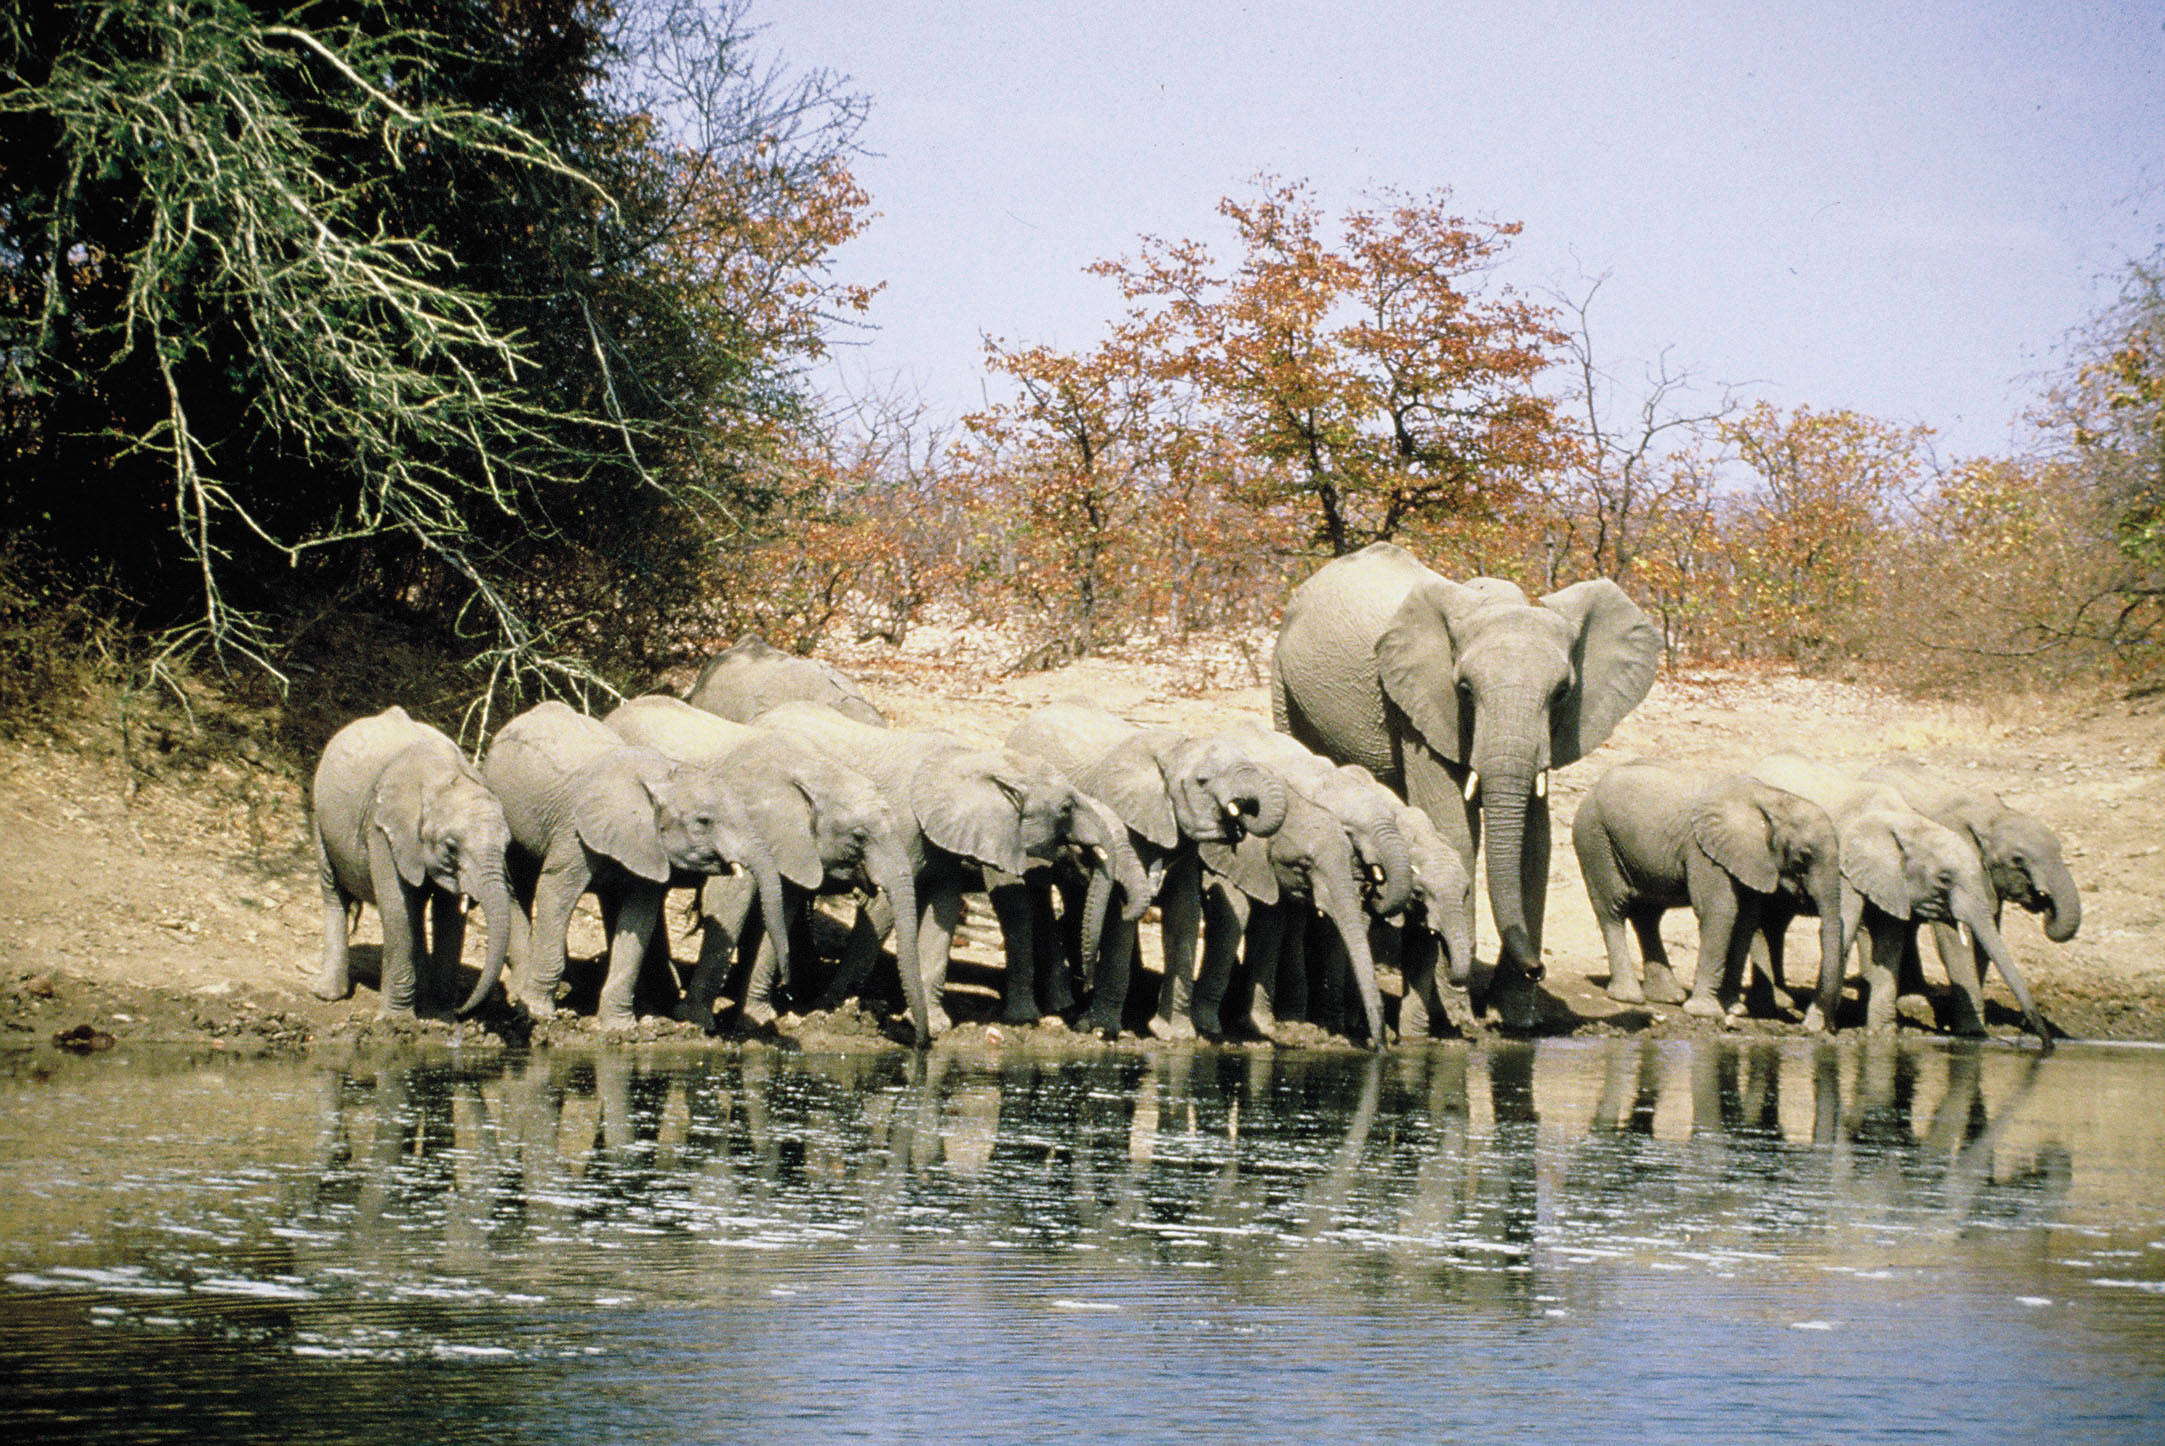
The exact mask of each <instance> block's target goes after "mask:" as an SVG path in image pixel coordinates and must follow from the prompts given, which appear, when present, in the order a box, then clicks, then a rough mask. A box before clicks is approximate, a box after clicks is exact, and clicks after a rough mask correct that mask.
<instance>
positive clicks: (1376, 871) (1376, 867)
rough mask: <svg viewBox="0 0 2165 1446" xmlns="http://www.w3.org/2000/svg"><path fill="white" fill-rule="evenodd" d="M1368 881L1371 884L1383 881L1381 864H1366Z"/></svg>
mask: <svg viewBox="0 0 2165 1446" xmlns="http://www.w3.org/2000/svg"><path fill="white" fill-rule="evenodd" d="M1368 881H1369V882H1370V883H1372V884H1380V883H1382V882H1383V865H1381V864H1370V865H1369V866H1368Z"/></svg>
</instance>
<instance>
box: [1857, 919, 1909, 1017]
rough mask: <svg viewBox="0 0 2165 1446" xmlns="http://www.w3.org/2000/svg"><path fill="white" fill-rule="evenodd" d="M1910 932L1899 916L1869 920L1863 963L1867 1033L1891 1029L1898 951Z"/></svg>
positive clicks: (1899, 968) (1898, 970)
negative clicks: (1866, 951) (1869, 925)
mask: <svg viewBox="0 0 2165 1446" xmlns="http://www.w3.org/2000/svg"><path fill="white" fill-rule="evenodd" d="M1914 932H1915V931H1914V930H1912V929H1911V927H1910V926H1909V925H1908V924H1907V923H1906V922H1904V921H1903V920H1900V919H1893V918H1887V917H1881V918H1877V919H1874V920H1873V921H1872V924H1871V927H1870V929H1869V931H1868V937H1867V939H1866V944H1867V947H1868V949H1869V952H1868V953H1867V954H1866V955H1865V965H1864V987H1865V1010H1864V1027H1865V1030H1866V1032H1867V1033H1870V1034H1886V1033H1889V1032H1891V1031H1892V1030H1893V1029H1894V1001H1895V987H1896V981H1897V980H1898V979H1899V978H1900V977H1901V972H1902V951H1903V949H1904V948H1905V947H1907V946H1908V944H1909V943H1910V941H1911V936H1912V935H1913V933H1914Z"/></svg>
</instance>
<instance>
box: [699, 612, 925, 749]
mask: <svg viewBox="0 0 2165 1446" xmlns="http://www.w3.org/2000/svg"><path fill="white" fill-rule="evenodd" d="M690 702H691V705H692V706H693V707H694V708H703V709H705V710H706V711H707V712H709V713H712V714H715V715H716V716H718V717H722V718H727V719H729V720H730V721H731V722H734V723H752V722H756V721H757V720H758V718H759V715H760V714H762V713H764V712H766V711H767V710H768V709H770V708H779V707H780V706H781V705H782V704H784V703H819V704H822V705H824V706H826V707H829V708H832V709H834V710H835V711H836V712H837V713H840V714H841V715H842V716H843V717H845V718H854V719H855V720H856V721H858V722H859V723H869V724H872V725H874V726H882V725H884V724H885V723H886V721H887V720H886V719H885V718H883V717H881V716H880V710H879V709H877V708H875V707H873V706H872V705H871V703H870V702H868V701H866V699H865V696H864V692H863V690H862V689H860V688H859V687H858V686H857V685H856V684H855V683H854V682H852V681H850V679H849V678H848V677H847V676H846V675H845V674H843V673H842V672H841V670H839V669H837V668H834V667H832V666H830V665H829V664H826V663H823V662H821V661H819V660H818V659H817V658H800V657H798V656H797V655H796V654H794V653H785V652H783V651H782V650H781V649H780V648H777V647H774V646H772V645H771V644H769V643H768V642H767V641H766V639H764V638H760V637H755V636H752V635H750V634H747V635H746V636H744V637H742V638H739V639H738V640H737V641H736V642H735V643H733V644H732V645H731V646H730V647H729V648H727V649H726V650H724V651H722V652H719V653H716V654H715V655H714V656H713V657H711V658H709V659H708V660H707V664H706V666H705V667H703V668H701V669H700V670H699V677H698V680H697V681H696V682H694V683H693V684H692V691H691V694H690Z"/></svg>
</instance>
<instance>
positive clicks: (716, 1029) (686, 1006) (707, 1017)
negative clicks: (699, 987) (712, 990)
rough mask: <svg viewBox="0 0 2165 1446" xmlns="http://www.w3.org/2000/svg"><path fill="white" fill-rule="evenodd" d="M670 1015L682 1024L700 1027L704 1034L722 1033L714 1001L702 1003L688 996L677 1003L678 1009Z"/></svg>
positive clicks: (709, 1000)
mask: <svg viewBox="0 0 2165 1446" xmlns="http://www.w3.org/2000/svg"><path fill="white" fill-rule="evenodd" d="M670 1013H671V1014H672V1015H673V1016H674V1017H675V1018H676V1020H677V1022H678V1023H680V1024H696V1025H698V1026H699V1028H700V1031H701V1032H702V1033H704V1034H720V1033H721V1032H722V1022H721V1019H720V1018H719V1017H718V1016H717V1015H716V1014H715V1012H714V1001H713V1000H711V999H708V1000H705V1001H701V1000H697V999H693V998H692V997H691V996H689V995H686V996H685V997H684V998H682V999H680V1000H678V1001H677V1007H676V1008H675V1009H673V1010H671V1011H670Z"/></svg>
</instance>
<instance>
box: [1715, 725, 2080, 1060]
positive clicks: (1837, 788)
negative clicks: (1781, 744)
mask: <svg viewBox="0 0 2165 1446" xmlns="http://www.w3.org/2000/svg"><path fill="white" fill-rule="evenodd" d="M1752 776H1753V777H1754V778H1757V779H1759V780H1761V781H1762V782H1765V783H1771V784H1773V785H1774V786H1775V787H1776V788H1785V789H1788V790H1789V791H1790V792H1791V793H1797V794H1802V795H1803V796H1804V797H1806V798H1808V799H1810V800H1811V801H1812V802H1814V803H1816V804H1818V805H1819V806H1820V807H1821V808H1824V809H1825V810H1826V811H1827V813H1828V814H1829V815H1830V816H1831V817H1832V818H1833V819H1834V828H1835V833H1836V835H1837V836H1838V837H1839V838H1840V840H1841V852H1842V879H1843V882H1844V884H1845V888H1844V891H1843V898H1842V920H1843V934H1844V937H1845V938H1853V937H1856V935H1857V932H1858V930H1859V929H1860V928H1861V929H1862V930H1863V931H1864V937H1865V938H1866V939H1867V940H1868V941H1869V952H1868V953H1867V955H1866V959H1865V969H1864V977H1865V987H1866V1001H1865V1027H1866V1028H1867V1029H1869V1030H1873V1031H1884V1030H1889V1029H1892V1028H1893V1027H1894V1004H1895V995H1896V991H1897V988H1898V981H1899V979H1900V977H1901V970H1902V962H1903V957H1904V955H1905V954H1906V953H1908V952H1909V951H1911V950H1913V949H1914V947H1915V943H1916V938H1915V936H1916V926H1917V925H1918V924H1920V923H1949V924H1961V925H1964V926H1965V927H1967V928H1968V929H1969V931H1970V933H1971V934H1972V936H1974V937H1975V938H1976V940H1977V944H1978V947H1979V948H1980V949H1981V950H1983V952H1984V954H1985V957H1986V958H1988V959H1990V960H1991V961H1992V963H1993V964H1994V965H1995V966H1996V967H1997V968H1998V969H1999V971H2000V977H2001V978H2002V979H2005V980H2006V981H2007V987H2008V988H2009V989H2010V990H2011V991H2013V993H2014V996H2015V1001H2016V1003H2018V1004H2019V1005H2020V1006H2021V1008H2022V1018H2023V1022H2024V1023H2025V1024H2026V1025H2028V1027H2029V1029H2030V1032H2031V1033H2033V1034H2035V1035H2036V1036H2037V1037H2038V1039H2039V1041H2040V1042H2041V1043H2042V1044H2043V1046H2044V1048H2045V1049H2046V1050H2047V1051H2050V1050H2051V1049H2052V1043H2053V1041H2052V1027H2051V1025H2049V1024H2047V1023H2046V1021H2045V1017H2044V1016H2043V1015H2042V1014H2040V1013H2038V1010H2037V1006H2036V1005H2035V1004H2033V1003H2031V1001H2030V991H2029V988H2028V986H2027V985H2025V984H2024V983H2023V982H2022V974H2021V972H2020V971H2019V970H2018V969H2017V968H2016V967H2015V961H2014V957H2013V956H2012V955H2011V954H2010V953H2009V952H2008V948H2007V943H2006V941H2005V940H2003V939H2002V938H2001V937H2000V931H1999V928H1998V927H1997V926H1996V925H1995V924H1994V923H1993V922H1992V897H1991V890H1990V886H1989V885H1988V884H1987V883H1986V881H1985V870H1984V864H1983V862H1982V861H1981V860H1980V859H1979V858H1978V855H1977V850H1976V849H1975V848H1973V847H1971V845H1970V844H1969V842H1968V841H1967V840H1966V839H1964V838H1962V837H1961V836H1960V835H1958V834H1957V833H1955V831H1954V830H1953V829H1950V828H1947V827H1945V826H1944V825H1941V824H1937V823H1934V822H1933V821H1932V820H1931V819H1929V818H1926V817H1925V816H1924V815H1923V814H1921V813H1919V812H1918V811H1917V810H1916V809H1914V808H1911V807H1910V806H1909V805H1908V804H1907V803H1906V802H1904V801H1903V799H1902V796H1901V794H1899V793H1897V792H1896V791H1895V790H1894V789H1892V788H1889V787H1888V786H1887V785H1885V784H1883V783H1864V782H1861V781H1859V780H1857V779H1854V778H1850V777H1847V776H1845V775H1843V774H1841V773H1839V772H1837V771H1836V770H1834V769H1831V768H1828V767H1826V766H1824V765H1822V764H1818V763H1814V762H1812V761H1811V760H1809V759H1806V758H1803V757H1800V756H1799V755H1797V754H1794V753H1776V754H1773V755H1771V756H1770V757H1767V758H1763V759H1761V760H1760V761H1759V763H1758V764H1757V765H1755V766H1754V767H1753V769H1752ZM1787 922H1788V921H1787V919H1786V918H1785V917H1782V916H1780V915H1779V914H1776V915H1774V916H1773V917H1771V918H1770V919H1769V920H1768V923H1767V926H1766V927H1767V932H1768V935H1769V937H1770V938H1771V934H1772V931H1773V930H1774V929H1776V928H1778V927H1780V926H1783V925H1786V923H1787ZM1969 962H1970V960H1969V956H1968V955H1967V954H1965V953H1963V952H1962V951H1959V950H1958V951H1956V958H1955V960H1954V961H1951V962H1950V963H1949V966H1948V975H1949V977H1950V979H1951V981H1952V982H1953V984H1954V985H1955V987H1956V990H1957V991H1958V998H1959V999H1960V1001H1961V1008H1962V1014H1961V1016H1960V1017H1959V1018H1958V1020H1957V1028H1959V1029H1961V1030H1962V1031H1964V1032H1966V1033H1982V1032H1983V1030H1984V1014H1985V1010H1984V981H1983V978H1982V976H1981V975H1980V974H1979V973H1978V971H1977V970H1976V969H1975V968H1974V967H1969V968H1965V967H1963V966H1964V965H1965V964H1968V963H1969ZM1775 967H1776V968H1777V969H1778V968H1779V966H1778V965H1776V966H1775ZM1836 987H1837V988H1838V987H1839V985H1838V982H1837V985H1836ZM1829 995H1830V989H1829V986H1828V982H1827V980H1826V978H1825V975H1824V973H1823V974H1822V976H1821V979H1820V988H1819V998H1820V1001H1821V1003H1820V1004H1818V1005H1816V1006H1815V1009H1817V1010H1818V1011H1819V1012H1820V1014H1821V1015H1822V1017H1823V1018H1824V1019H1825V1021H1826V1024H1827V1027H1828V1028H1830V1029H1831V1028H1832V1027H1833V1025H1834V1020H1833V1017H1832V1015H1831V1013H1829V1012H1827V1011H1826V1010H1825V1006H1824V1001H1825V1000H1826V999H1827V998H1828V997H1829ZM1806 1022H1807V1023H1811V1022H1812V1021H1811V1020H1810V1019H1809V1018H1807V1021H1806Z"/></svg>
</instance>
